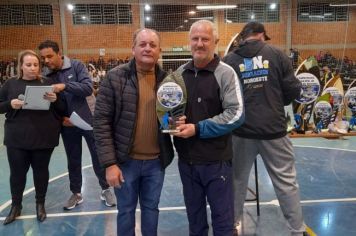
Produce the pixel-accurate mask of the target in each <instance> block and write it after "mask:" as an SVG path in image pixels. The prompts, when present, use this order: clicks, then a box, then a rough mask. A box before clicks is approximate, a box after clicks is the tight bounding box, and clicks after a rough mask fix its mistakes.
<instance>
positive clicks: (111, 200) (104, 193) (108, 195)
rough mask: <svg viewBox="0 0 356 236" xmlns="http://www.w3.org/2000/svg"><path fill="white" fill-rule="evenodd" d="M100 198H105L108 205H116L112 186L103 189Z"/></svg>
mask: <svg viewBox="0 0 356 236" xmlns="http://www.w3.org/2000/svg"><path fill="white" fill-rule="evenodd" d="M100 199H101V200H103V201H104V202H105V205H106V206H108V207H113V206H116V201H115V197H114V195H113V194H112V193H111V191H110V188H107V189H104V190H103V191H101V195H100Z"/></svg>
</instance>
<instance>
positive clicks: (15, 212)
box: [4, 206, 22, 225]
mask: <svg viewBox="0 0 356 236" xmlns="http://www.w3.org/2000/svg"><path fill="white" fill-rule="evenodd" d="M21 209H22V206H11V210H10V212H9V214H8V215H7V216H6V218H5V220H4V225H7V224H10V223H11V222H13V221H14V220H15V219H16V217H18V216H20V215H21Z"/></svg>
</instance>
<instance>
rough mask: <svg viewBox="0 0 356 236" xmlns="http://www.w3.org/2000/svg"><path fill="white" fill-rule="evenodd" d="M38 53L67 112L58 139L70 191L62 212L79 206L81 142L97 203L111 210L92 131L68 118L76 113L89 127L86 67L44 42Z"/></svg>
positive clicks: (91, 98)
mask: <svg viewBox="0 0 356 236" xmlns="http://www.w3.org/2000/svg"><path fill="white" fill-rule="evenodd" d="M38 49H39V50H40V54H41V57H42V59H43V61H44V64H45V66H46V68H45V70H44V71H43V74H44V75H45V76H46V77H48V78H49V79H50V80H51V81H52V83H53V87H54V91H55V92H56V93H60V94H59V95H60V96H61V97H62V98H63V99H64V100H65V101H66V103H67V111H66V114H65V116H64V118H63V125H62V130H61V135H62V139H63V144H64V148H65V151H66V154H67V160H68V172H69V181H70V190H71V191H72V195H71V196H70V198H69V200H68V201H67V202H66V204H65V205H64V207H63V208H64V210H71V209H73V208H74V207H76V206H77V205H78V204H81V203H82V202H83V197H82V194H81V189H82V138H83V137H84V138H85V141H86V142H87V145H88V148H89V151H90V155H91V160H92V163H93V169H94V172H95V175H96V176H97V178H98V180H99V184H100V186H101V189H102V191H101V194H100V199H101V200H103V201H104V203H105V205H106V206H109V207H112V206H115V205H116V203H115V198H114V196H113V194H112V193H111V190H110V188H109V185H108V184H107V182H106V179H105V172H104V170H103V169H101V168H100V165H99V162H98V155H97V153H96V146H95V141H94V134H93V130H83V129H80V128H78V127H75V126H73V124H72V123H71V122H70V120H69V116H70V115H71V114H72V113H73V112H76V113H77V114H78V115H79V116H80V117H81V118H82V119H83V120H84V121H86V122H87V123H88V124H90V125H91V124H92V117H93V112H94V105H95V97H94V95H93V84H92V81H91V79H90V76H89V74H88V70H87V68H86V66H85V65H84V64H83V63H82V62H80V61H77V60H73V59H69V58H68V57H66V56H63V55H62V54H61V53H60V51H59V47H58V44H57V43H56V42H54V41H51V40H47V41H44V42H42V43H41V44H40V45H39V47H38Z"/></svg>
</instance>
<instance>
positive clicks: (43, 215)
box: [36, 203, 47, 222]
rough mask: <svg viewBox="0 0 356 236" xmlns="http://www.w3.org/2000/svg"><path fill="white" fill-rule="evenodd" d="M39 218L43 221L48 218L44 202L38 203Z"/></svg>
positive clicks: (37, 212)
mask: <svg viewBox="0 0 356 236" xmlns="http://www.w3.org/2000/svg"><path fill="white" fill-rule="evenodd" d="M36 214H37V220H38V221H40V222H43V221H44V220H45V219H46V218H47V213H46V209H45V207H44V203H36Z"/></svg>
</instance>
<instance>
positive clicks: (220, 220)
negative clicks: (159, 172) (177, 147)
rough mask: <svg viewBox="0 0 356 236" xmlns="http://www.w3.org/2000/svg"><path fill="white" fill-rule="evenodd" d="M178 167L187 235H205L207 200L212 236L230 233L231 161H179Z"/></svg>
mask: <svg viewBox="0 0 356 236" xmlns="http://www.w3.org/2000/svg"><path fill="white" fill-rule="evenodd" d="M178 168H179V173H180V177H181V180H182V184H183V195H184V202H185V206H186V208H187V215H188V221H189V235H190V236H207V235H208V231H209V226H208V221H207V210H206V204H207V202H206V200H208V203H209V205H210V210H211V221H212V226H213V233H214V236H232V234H233V225H234V210H233V209H234V200H233V189H232V187H233V186H232V164H231V161H222V162H218V163H216V164H206V165H190V164H188V163H186V162H184V161H179V162H178Z"/></svg>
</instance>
